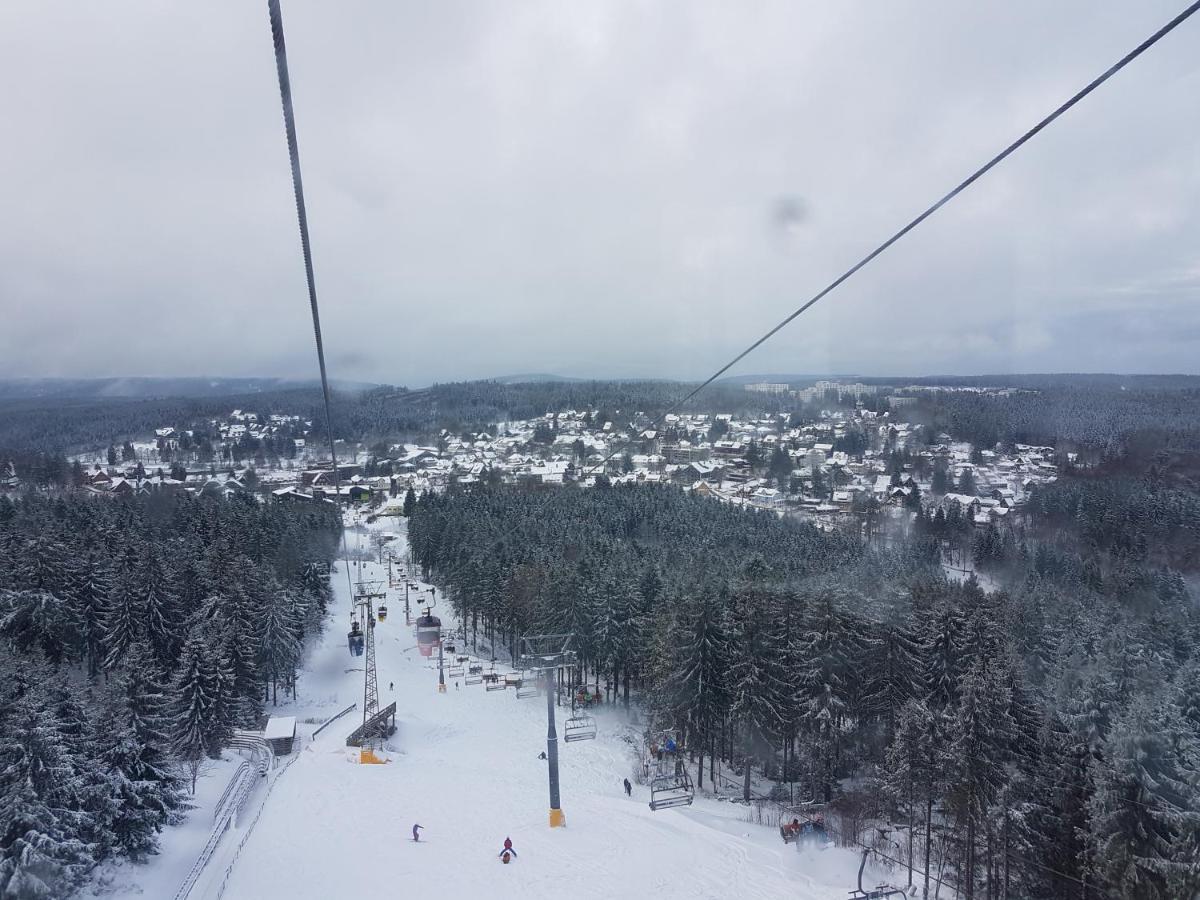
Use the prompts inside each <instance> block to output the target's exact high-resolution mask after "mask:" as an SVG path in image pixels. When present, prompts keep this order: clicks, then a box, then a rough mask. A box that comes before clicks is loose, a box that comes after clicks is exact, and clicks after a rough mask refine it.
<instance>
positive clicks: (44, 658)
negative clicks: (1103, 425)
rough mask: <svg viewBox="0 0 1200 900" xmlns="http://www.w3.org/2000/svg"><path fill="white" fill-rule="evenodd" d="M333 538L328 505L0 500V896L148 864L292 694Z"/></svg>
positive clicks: (61, 891) (58, 892)
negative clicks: (217, 770) (239, 741)
mask: <svg viewBox="0 0 1200 900" xmlns="http://www.w3.org/2000/svg"><path fill="white" fill-rule="evenodd" d="M338 528H339V525H338V521H337V516H336V513H335V510H334V507H333V506H332V505H331V504H316V505H298V504H282V503H265V504H263V503H259V502H258V501H256V500H254V499H251V498H237V497H235V498H232V499H230V500H222V499H219V498H209V497H202V498H191V497H187V496H182V495H181V496H178V497H169V496H164V495H156V496H149V497H133V498H129V499H127V500H120V501H107V500H105V501H98V500H96V499H94V498H87V497H85V496H83V495H80V494H66V495H61V496H57V497H46V496H43V495H39V494H33V493H31V494H28V495H26V496H23V497H21V498H19V499H17V500H15V501H14V500H10V499H8V498H6V497H0V896H3V897H21V898H26V897H30V898H33V897H39V898H40V897H45V898H53V897H63V896H66V895H67V894H68V893H70V892H71V889H72V888H73V887H74V886H75V885H77V884H78V883H79V882H80V881H81V880H82V879H83V878H84V877H85V876H86V875H87V873H88V872H90V870H91V869H92V868H93V867H94V866H95V865H96V864H97V863H99V862H101V861H103V860H105V859H108V858H112V857H122V856H123V857H128V858H131V859H135V860H139V859H143V858H144V857H146V856H147V855H148V854H152V853H154V852H155V850H156V848H157V844H158V834H159V832H160V831H161V830H162V828H163V827H164V825H166V824H168V823H170V822H172V821H175V820H176V819H177V818H178V815H179V814H180V812H181V811H182V810H184V809H186V807H187V802H188V794H189V792H191V791H192V790H194V785H195V777H196V775H197V773H198V772H199V771H200V769H201V768H202V767H203V765H204V761H205V759H207V758H209V757H215V756H217V755H219V753H220V751H221V749H222V748H223V747H224V746H226V744H227V742H228V740H229V738H230V737H231V735H232V731H233V729H235V728H240V727H247V726H251V727H253V726H255V725H256V724H257V723H258V722H259V720H260V716H261V713H262V711H263V707H264V706H265V705H268V704H269V703H270V702H271V701H272V700H273V699H274V698H275V697H276V696H278V694H277V692H278V691H280V690H285V689H287V688H288V687H289V686H290V685H292V684H293V678H294V673H295V668H296V665H297V663H298V662H299V659H300V653H301V649H302V645H303V642H304V639H305V636H306V635H307V634H308V633H309V632H311V631H312V629H314V628H316V627H317V626H318V623H319V622H320V619H321V616H322V614H323V612H324V609H325V607H326V603H327V601H328V597H329V583H328V580H329V574H328V573H329V564H330V561H331V560H332V558H333V555H334V551H335V549H336V546H337V540H338V535H339V530H338Z"/></svg>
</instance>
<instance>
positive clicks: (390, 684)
mask: <svg viewBox="0 0 1200 900" xmlns="http://www.w3.org/2000/svg"><path fill="white" fill-rule="evenodd" d="M395 689H396V682H394V681H389V682H388V690H389V691H394V690H395Z"/></svg>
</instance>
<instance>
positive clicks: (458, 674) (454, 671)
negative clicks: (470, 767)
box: [446, 663, 463, 678]
mask: <svg viewBox="0 0 1200 900" xmlns="http://www.w3.org/2000/svg"><path fill="white" fill-rule="evenodd" d="M462 674H463V667H462V666H456V665H454V664H453V663H451V664H450V667H449V668H448V669H446V675H447V677H449V678H462Z"/></svg>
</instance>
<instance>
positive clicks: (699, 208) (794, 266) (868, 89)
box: [0, 0, 1200, 385]
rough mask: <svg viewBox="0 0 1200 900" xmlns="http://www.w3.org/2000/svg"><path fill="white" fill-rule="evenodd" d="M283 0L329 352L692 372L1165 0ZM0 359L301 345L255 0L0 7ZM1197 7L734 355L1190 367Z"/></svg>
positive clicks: (1008, 367)
mask: <svg viewBox="0 0 1200 900" xmlns="http://www.w3.org/2000/svg"><path fill="white" fill-rule="evenodd" d="M1183 5H1185V4H1184V0H1174V2H1157V0H1142V2H1138V3H1127V2H1107V3H1096V2H1054V3H1046V2H1044V0H1034V2H1013V0H1010V2H1006V3H995V4H974V3H971V4H967V3H962V2H959V0H954V2H950V0H946V2H892V3H877V2H872V3H867V2H861V3H850V2H845V3H842V2H839V3H802V2H798V0H791V2H780V3H773V2H750V3H737V2H727V0H726V2H717V3H709V2H697V0H680V2H665V0H658V2H651V0H642V2H616V0H613V2H605V0H596V2H589V3H583V2H578V3H576V2H562V0H547V2H536V0H522V2H496V0H486V2H485V0H477V2H469V3H467V2H455V0H438V2H429V0H422V2H419V3H409V2H396V0H388V2H382V0H380V2H370V3H368V2H357V0H350V2H347V0H342V2H338V3H329V2H317V0H283V14H284V24H285V29H286V33H287V42H288V55H289V63H290V67H291V76H292V87H293V91H294V99H295V107H296V116H297V122H298V130H299V137H300V151H301V159H302V163H303V170H304V178H305V188H306V191H307V199H308V212H309V220H310V223H311V228H312V239H313V251H314V256H315V264H316V274H317V284H318V290H319V294H320V298H321V303H322V311H323V314H324V329H325V342H326V348H327V353H328V360H329V365H330V370H331V374H332V375H333V376H334V377H338V378H356V379H368V380H379V381H387V382H392V383H400V384H411V385H419V384H425V383H428V382H430V381H434V380H449V379H462V378H474V377H483V376H489V375H504V374H511V373H528V372H555V373H560V374H567V375H583V376H606V375H611V376H622V377H626V376H639V375H650V376H668V377H681V378H689V377H692V378H694V377H703V376H705V375H707V374H708V373H709V372H710V371H711V370H713V369H715V368H716V367H717V366H718V365H719V364H721V363H722V362H724V361H725V360H726V359H727V358H728V357H730V356H732V355H733V354H734V353H735V352H737V350H739V349H741V347H742V346H744V345H745V344H747V343H749V342H750V341H751V340H752V339H753V338H754V337H756V336H757V335H758V334H759V333H761V332H762V331H764V330H765V329H766V328H767V327H769V326H770V325H772V324H774V323H775V322H777V321H778V320H779V319H781V318H782V317H783V316H784V315H786V314H787V313H788V312H789V311H790V310H791V309H794V308H795V307H796V306H798V305H799V304H800V303H801V302H803V301H804V300H805V299H807V297H808V296H810V295H811V294H812V293H814V292H815V291H816V290H817V289H819V288H820V287H822V286H823V285H824V284H825V283H827V282H828V281H829V280H831V279H832V278H833V277H835V276H836V275H837V274H839V273H840V272H841V271H842V270H844V269H845V268H846V267H847V266H848V265H850V264H851V263H853V262H854V261H855V260H856V259H857V258H859V257H860V256H861V255H863V253H865V252H866V251H867V250H868V249H870V247H872V246H874V245H875V244H877V243H878V242H879V241H881V240H882V239H883V238H884V237H886V236H887V235H888V234H890V232H891V231H892V230H894V229H895V228H896V227H898V226H899V225H900V224H902V223H903V222H904V221H907V220H908V219H909V218H911V217H912V216H913V215H914V214H915V213H916V212H918V211H919V210H920V209H922V208H924V206H925V205H927V204H928V203H929V202H930V201H932V200H933V199H934V198H935V197H937V196H939V195H940V194H941V193H943V192H944V191H946V190H947V189H949V188H950V187H951V186H952V185H953V184H955V183H956V182H957V181H958V180H959V179H961V178H962V177H963V176H965V175H966V174H968V173H969V172H970V171H971V170H972V169H974V168H975V167H976V166H977V165H979V164H980V163H981V162H982V161H983V160H984V159H986V158H987V157H989V156H991V155H992V154H993V153H995V152H996V151H998V150H999V149H1000V148H1001V147H1003V146H1004V145H1005V144H1006V143H1008V142H1009V141H1010V140H1012V139H1013V138H1014V137H1016V136H1017V135H1018V134H1019V133H1020V132H1022V131H1024V130H1025V129H1026V128H1027V127H1029V126H1030V125H1032V124H1033V123H1034V122H1035V121H1036V120H1037V119H1038V118H1040V117H1041V116H1042V115H1044V114H1045V113H1046V112H1048V111H1049V110H1050V109H1052V108H1053V107H1054V106H1056V105H1057V104H1058V103H1060V102H1061V101H1062V100H1064V99H1065V98H1066V97H1067V96H1069V95H1070V94H1071V93H1073V92H1074V91H1076V90H1077V89H1078V88H1080V87H1081V86H1083V85H1084V84H1085V83H1086V82H1087V81H1089V80H1090V79H1091V78H1093V77H1094V76H1095V75H1096V74H1098V73H1099V72H1100V71H1102V70H1103V69H1105V68H1107V67H1108V66H1109V65H1110V64H1112V63H1113V62H1114V61H1116V60H1117V59H1118V58H1119V57H1120V56H1121V55H1123V54H1124V53H1125V52H1126V51H1128V50H1129V49H1131V48H1132V47H1133V46H1134V45H1136V44H1137V43H1139V42H1140V41H1141V40H1143V39H1144V38H1145V37H1147V36H1148V35H1149V34H1151V33H1152V32H1153V31H1154V30H1156V29H1157V28H1158V27H1159V26H1161V25H1162V24H1163V23H1165V22H1166V21H1167V20H1168V19H1170V18H1171V17H1172V16H1173V15H1174V14H1176V13H1177V12H1178V11H1179V9H1181V8H1182V6H1183ZM0 84H3V89H2V90H0V211H2V214H0V376H17V375H71V376H81V375H201V374H203V375H298V376H309V375H312V374H314V373H315V354H314V350H313V340H312V331H311V322H310V318H309V311H308V303H307V297H306V294H305V288H304V280H303V267H302V263H301V258H300V252H299V240H298V236H297V229H296V222H295V209H294V205H293V202H292V195H291V183H290V176H289V172H288V164H287V153H286V145H285V142H284V134H283V125H282V117H281V113H280V107H279V93H278V86H277V83H276V76H275V70H274V60H273V57H272V52H271V40H270V30H269V26H268V21H267V10H266V3H265V2H250V0H236V2H235V0H205V2H203V3H162V2H158V0H153V2H151V0H146V2H125V0H112V2H106V3H43V2H35V0H14V2H9V3H4V4H0ZM1198 97H1200V16H1197V17H1195V18H1194V19H1193V20H1191V21H1189V22H1187V23H1185V24H1184V25H1183V26H1181V27H1180V28H1179V29H1178V30H1177V31H1176V32H1174V33H1173V34H1172V35H1170V36H1169V37H1168V38H1166V39H1165V40H1164V41H1163V42H1162V43H1160V44H1159V45H1158V46H1157V47H1155V48H1154V49H1152V50H1151V51H1150V52H1149V53H1148V54H1147V55H1146V56H1144V57H1142V58H1141V59H1140V60H1139V61H1137V62H1135V63H1134V64H1133V65H1132V66H1131V67H1130V68H1129V69H1127V70H1125V71H1124V72H1123V73H1121V74H1120V75H1118V76H1117V77H1116V78H1115V79H1114V80H1113V81H1111V82H1109V83H1108V84H1107V85H1105V86H1104V87H1103V88H1101V89H1100V91H1099V92H1097V93H1096V94H1095V95H1093V96H1092V97H1091V98H1089V99H1087V100H1086V101H1084V103H1083V104H1081V105H1080V106H1079V107H1077V108H1076V109H1075V110H1074V111H1072V112H1071V113H1069V114H1068V115H1067V116H1066V117H1065V118H1064V119H1062V120H1060V121H1059V122H1058V123H1056V124H1055V125H1053V126H1051V128H1050V129H1049V130H1048V131H1047V132H1046V133H1044V134H1043V135H1041V136H1040V137H1038V138H1036V139H1035V140H1034V141H1033V142H1032V143H1031V144H1029V145H1028V146H1027V147H1026V148H1024V149H1023V150H1021V151H1019V153H1018V155H1016V156H1015V157H1013V158H1012V159H1010V160H1009V161H1008V162H1007V163H1005V164H1004V165H1003V166H1002V167H1001V168H1000V169H998V170H997V171H996V172H994V173H993V174H991V175H989V176H987V178H986V180H985V181H983V182H981V183H980V184H979V185H977V186H976V187H974V188H972V189H971V190H970V192H969V193H967V194H965V195H963V196H962V197H961V198H960V199H959V200H958V201H955V203H954V204H953V205H951V206H950V207H948V208H947V209H945V210H944V211H943V212H941V213H939V214H938V215H937V216H935V217H934V218H933V219H932V220H930V221H929V222H928V223H927V224H926V225H925V226H922V227H921V228H920V229H919V230H918V231H917V232H914V233H913V234H912V235H911V236H909V237H907V238H905V239H904V240H903V241H902V242H901V243H900V244H898V245H897V246H895V247H894V248H893V249H892V250H890V251H888V253H887V254H885V256H883V257H882V258H880V259H879V260H877V261H876V262H875V263H873V264H872V265H871V266H870V267H869V268H868V269H866V270H864V271H863V272H862V273H861V274H860V275H858V276H856V277H855V278H854V279H852V280H851V281H850V282H849V283H847V285H846V286H845V287H843V288H841V289H839V291H837V292H836V293H834V294H833V295H831V296H830V297H828V298H827V299H826V300H825V301H823V302H822V303H821V304H819V305H818V306H817V307H815V308H814V309H813V310H812V312H811V313H807V314H805V315H804V316H802V317H801V318H800V319H799V320H798V321H797V322H795V323H794V324H793V325H792V326H791V327H790V328H789V329H788V330H787V331H785V332H784V333H782V334H781V335H779V336H778V337H777V338H775V339H774V340H773V341H772V342H770V343H769V344H767V345H766V346H764V347H763V348H762V349H761V350H760V351H758V353H756V354H755V355H754V356H753V357H751V358H750V359H748V360H747V361H746V362H744V363H742V364H741V365H740V366H739V368H738V370H737V371H740V372H772V371H773V372H843V373H850V372H858V373H864V374H921V373H992V372H1012V371H1026V372H1028V371H1038V372H1045V371H1124V372H1189V373H1196V372H1200V302H1198V301H1200V102H1197V98H1198Z"/></svg>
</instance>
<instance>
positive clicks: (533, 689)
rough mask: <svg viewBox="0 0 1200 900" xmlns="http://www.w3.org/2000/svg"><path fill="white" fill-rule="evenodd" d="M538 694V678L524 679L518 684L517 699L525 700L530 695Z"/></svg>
mask: <svg viewBox="0 0 1200 900" xmlns="http://www.w3.org/2000/svg"><path fill="white" fill-rule="evenodd" d="M537 695H538V683H537V681H536V680H530V681H522V682H521V683H520V684H519V685H517V699H518V700H525V699H526V698H528V697H536V696H537Z"/></svg>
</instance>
